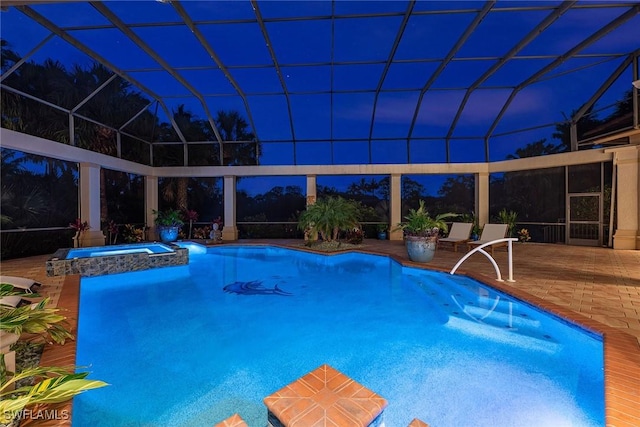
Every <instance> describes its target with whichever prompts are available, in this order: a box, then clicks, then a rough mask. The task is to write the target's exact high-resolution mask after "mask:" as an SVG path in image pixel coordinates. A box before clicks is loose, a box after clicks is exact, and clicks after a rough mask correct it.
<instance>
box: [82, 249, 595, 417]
mask: <svg viewBox="0 0 640 427" xmlns="http://www.w3.org/2000/svg"><path fill="white" fill-rule="evenodd" d="M225 288H226V289H225ZM276 289H278V290H280V291H282V292H281V293H278V292H275V290H276ZM225 290H226V292H225ZM287 294H291V295H287ZM113 313H118V316H114V315H113ZM78 328H79V329H78V350H77V364H78V365H80V366H82V365H89V366H90V370H91V371H92V374H91V377H93V378H96V379H101V380H104V381H107V382H108V383H110V384H111V386H109V387H106V388H104V389H99V390H92V391H91V392H88V393H85V394H83V395H81V396H78V397H77V398H76V399H75V403H74V411H73V425H74V426H116V425H119V426H121V425H184V426H187V425H189V426H200V425H202V426H205V425H206V426H209V425H213V424H215V423H217V422H219V421H221V420H223V419H225V418H227V417H228V416H230V415H231V414H233V413H235V412H238V413H239V414H240V415H241V416H242V417H243V418H244V419H245V420H246V421H247V422H248V423H249V425H251V426H253V425H264V424H265V423H266V408H265V407H264V405H263V403H262V399H263V398H264V397H265V396H267V395H269V394H271V393H273V392H274V391H275V390H278V389H279V388H281V387H282V386H284V385H286V384H288V383H290V382H291V381H293V380H295V379H297V378H299V377H300V376H302V375H304V374H305V373H307V372H309V371H311V370H313V369H315V368H316V367H317V366H319V365H321V364H323V363H328V364H330V365H331V366H333V367H335V368H336V369H338V370H340V371H342V372H344V373H345V374H346V375H348V376H350V377H351V378H353V379H355V380H356V381H358V382H360V383H361V384H363V385H365V386H366V387H368V388H370V389H371V390H373V391H374V392H376V393H378V394H380V395H382V396H383V397H385V398H386V399H387V400H388V401H389V406H388V407H387V409H386V410H385V412H384V421H385V424H386V425H387V426H402V425H407V424H408V423H409V421H410V420H411V419H413V418H414V417H418V418H421V419H423V420H424V421H426V422H428V423H430V424H432V425H440V426H449V425H455V426H459V425H469V424H470V422H471V423H472V424H473V425H475V426H483V425H487V426H496V425H520V426H526V425H535V426H539V425H554V426H556V425H580V426H595V425H603V424H604V391H603V390H604V386H603V372H602V366H603V352H602V342H601V339H600V337H599V336H597V335H594V334H591V333H589V332H586V331H584V330H580V329H576V328H574V327H572V325H570V324H568V323H567V322H564V321H561V320H559V319H557V318H555V317H553V316H545V315H543V313H541V312H539V311H537V310H535V309H533V308H532V307H530V306H529V305H527V304H524V303H522V302H519V301H517V300H514V299H512V298H509V297H507V296H505V295H504V294H501V293H498V292H495V291H493V290H491V289H489V288H487V287H486V286H484V285H481V284H479V283H478V282H476V281H474V280H471V279H468V278H465V277H458V278H452V277H451V276H449V275H446V274H441V273H436V272H430V271H425V270H420V269H413V268H406V267H402V266H400V265H399V264H397V263H395V262H394V261H391V260H389V259H388V258H386V257H381V256H367V255H361V254H343V255H333V256H322V255H313V254H307V253H302V252H298V251H292V250H286V249H278V248H270V247H229V246H225V247H217V248H210V249H208V253H207V254H204V255H198V256H191V259H190V262H189V265H188V266H183V267H172V268H164V269H161V270H153V271H149V272H145V273H144V274H142V273H129V274H126V275H118V276H110V277H109V276H104V277H96V278H90V279H82V282H81V295H80V318H79V325H78Z"/></svg>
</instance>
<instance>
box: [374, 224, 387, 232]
mask: <svg viewBox="0 0 640 427" xmlns="http://www.w3.org/2000/svg"><path fill="white" fill-rule="evenodd" d="M376 229H377V230H378V233H386V232H387V231H388V230H389V224H378V225H377V226H376Z"/></svg>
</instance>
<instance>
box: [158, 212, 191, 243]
mask: <svg viewBox="0 0 640 427" xmlns="http://www.w3.org/2000/svg"><path fill="white" fill-rule="evenodd" d="M153 214H154V215H155V216H156V219H155V223H156V227H157V229H158V235H159V236H160V240H161V241H162V242H164V243H169V242H175V241H176V240H177V239H178V233H179V232H180V228H181V227H182V226H183V225H184V221H183V220H182V213H181V212H180V211H179V210H177V209H167V210H165V211H156V210H154V211H153Z"/></svg>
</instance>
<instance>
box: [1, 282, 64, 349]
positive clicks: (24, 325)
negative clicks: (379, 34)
mask: <svg viewBox="0 0 640 427" xmlns="http://www.w3.org/2000/svg"><path fill="white" fill-rule="evenodd" d="M0 295H2V296H7V295H20V296H21V297H22V298H33V297H36V296H38V295H37V294H20V293H17V292H15V291H14V290H13V286H12V285H9V284H2V285H0ZM48 303H49V298H45V299H43V300H42V301H40V302H39V303H37V304H33V305H23V306H20V307H12V306H9V305H4V304H0V330H2V331H5V332H8V333H11V334H16V335H18V336H19V335H21V334H22V333H23V332H26V333H29V334H38V335H40V336H41V337H43V338H44V339H45V340H46V341H48V342H50V341H53V342H56V343H58V344H64V342H65V341H66V340H67V339H73V335H72V334H71V333H70V332H69V330H68V329H67V328H66V327H65V320H66V318H65V317H64V316H62V315H61V314H59V312H60V309H58V308H48V307H46V305H47V304H48Z"/></svg>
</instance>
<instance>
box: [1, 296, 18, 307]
mask: <svg viewBox="0 0 640 427" xmlns="http://www.w3.org/2000/svg"><path fill="white" fill-rule="evenodd" d="M21 301H23V299H22V298H20V296H18V295H10V296H6V297H2V298H0V305H7V306H9V307H17V306H18V305H21V304H20V303H21Z"/></svg>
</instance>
